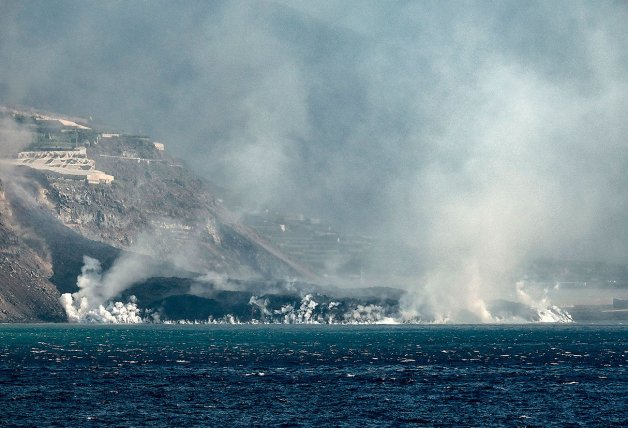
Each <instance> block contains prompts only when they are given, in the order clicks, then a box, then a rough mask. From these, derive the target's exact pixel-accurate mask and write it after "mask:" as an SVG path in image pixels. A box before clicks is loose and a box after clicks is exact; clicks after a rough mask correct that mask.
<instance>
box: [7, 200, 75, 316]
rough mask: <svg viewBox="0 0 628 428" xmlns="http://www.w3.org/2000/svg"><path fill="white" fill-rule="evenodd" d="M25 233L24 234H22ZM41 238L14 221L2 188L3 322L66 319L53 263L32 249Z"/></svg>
mask: <svg viewBox="0 0 628 428" xmlns="http://www.w3.org/2000/svg"><path fill="white" fill-rule="evenodd" d="M20 235H21V236H20ZM36 242H37V240H36V239H32V237H30V236H29V235H28V233H27V232H26V231H24V230H19V229H18V228H17V227H16V225H15V224H14V218H13V213H12V211H11V209H10V206H9V204H8V203H7V200H6V198H5V192H4V189H3V188H2V189H1V190H0V322H34V321H63V320H65V314H64V312H63V310H62V309H61V307H60V306H59V303H58V302H59V292H58V291H57V289H56V288H55V286H54V285H53V284H52V283H51V282H50V281H48V279H47V278H48V277H50V275H51V273H52V272H51V265H50V262H49V261H48V260H46V259H45V258H43V257H41V256H40V255H39V254H37V252H36V251H34V250H33V249H31V248H30V247H29V245H27V243H29V244H30V245H31V246H36V245H37V244H36Z"/></svg>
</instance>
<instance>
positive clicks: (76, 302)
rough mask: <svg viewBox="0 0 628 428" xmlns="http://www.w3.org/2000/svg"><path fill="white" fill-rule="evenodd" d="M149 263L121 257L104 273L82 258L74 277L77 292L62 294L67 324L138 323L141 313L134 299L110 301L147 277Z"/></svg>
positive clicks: (94, 262) (87, 258) (91, 259)
mask: <svg viewBox="0 0 628 428" xmlns="http://www.w3.org/2000/svg"><path fill="white" fill-rule="evenodd" d="M149 271H150V264H149V263H147V261H146V260H145V258H143V257H141V256H138V255H135V254H132V253H131V254H129V255H128V256H126V257H122V258H120V259H118V260H116V262H115V263H114V265H113V266H112V267H111V269H109V271H107V272H106V273H105V274H103V273H102V268H101V265H100V262H99V261H98V260H96V259H94V258H92V257H88V256H83V267H82V268H81V274H80V275H79V277H78V278H77V285H78V287H79V291H77V292H76V293H65V294H63V295H61V299H60V301H61V305H62V306H63V308H64V309H65V312H66V314H67V316H68V320H69V321H70V322H100V323H139V322H142V318H141V316H140V310H139V308H138V305H137V302H136V301H135V298H134V297H131V299H130V300H129V302H127V303H123V302H115V301H113V300H112V299H113V298H114V297H116V296H117V295H118V294H119V293H120V292H122V291H123V290H125V289H126V288H128V287H129V286H130V285H132V284H134V283H136V282H138V281H140V280H142V279H145V278H147V276H148V272H149Z"/></svg>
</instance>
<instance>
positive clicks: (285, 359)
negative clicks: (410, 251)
mask: <svg viewBox="0 0 628 428" xmlns="http://www.w3.org/2000/svg"><path fill="white" fill-rule="evenodd" d="M627 359H628V327H626V326H601V325H520V326H410V325H402V326H329V325H326V326H316V325H297V326H294V325H292V326H291V325H238V326H213V325H206V326H168V325H140V326H113V327H112V326H86V325H1V326H0V425H1V426H3V427H6V426H38V427H39V426H56V427H61V426H72V427H90V426H123V427H130V426H138V427H140V426H159V427H163V426H182V427H190V426H208V427H212V426H260V425H270V426H366V427H368V426H403V425H413V426H455V427H460V426H478V427H485V426H506V427H516V426H522V427H523V426H535V427H548V426H556V427H577V426H586V427H609V426H617V427H619V426H628V372H627V369H626V367H627Z"/></svg>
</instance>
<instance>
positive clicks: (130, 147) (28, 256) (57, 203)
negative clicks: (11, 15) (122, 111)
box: [0, 109, 316, 322]
mask: <svg viewBox="0 0 628 428" xmlns="http://www.w3.org/2000/svg"><path fill="white" fill-rule="evenodd" d="M3 113H4V116H5V117H4V118H3V120H4V121H5V122H6V120H12V121H13V122H12V123H11V127H12V130H11V132H9V133H7V132H3V133H1V134H0V137H2V139H3V141H2V142H1V143H2V146H4V147H15V146H17V145H16V144H13V141H11V138H12V136H13V135H14V134H16V132H15V129H18V128H19V129H18V130H19V131H20V132H21V133H22V134H23V133H24V132H29V133H30V137H31V144H30V146H28V147H22V150H24V149H25V148H26V149H28V150H30V151H31V152H32V151H37V150H48V151H49V150H59V149H57V148H56V147H55V146H63V149H64V150H72V149H73V148H76V147H86V148H87V157H88V158H89V159H92V160H94V161H95V163H96V167H97V168H98V170H100V171H105V172H106V173H107V174H110V175H113V176H114V177H115V180H114V181H113V182H112V183H109V184H90V183H89V182H88V181H87V180H86V179H85V176H82V177H81V176H76V175H72V174H60V173H58V172H57V171H49V170H45V169H32V168H29V167H27V166H9V165H7V163H10V161H4V162H3V165H2V168H1V170H0V175H1V176H2V181H3V183H4V188H3V191H2V199H1V200H0V257H2V258H1V259H0V322H3V321H59V320H63V319H64V318H65V317H64V314H63V311H62V309H61V306H60V305H59V303H58V301H59V296H60V293H66V292H70V293H72V292H76V291H77V290H78V286H77V276H78V275H79V274H80V273H81V268H82V266H83V264H84V261H85V260H84V256H88V257H91V258H94V259H97V260H98V261H99V262H100V263H101V264H102V269H103V271H104V272H106V271H107V270H108V269H109V268H110V267H111V266H112V265H113V264H114V263H115V261H116V260H119V259H124V258H125V257H126V256H127V255H129V254H132V255H133V257H135V258H136V259H137V257H140V258H141V257H143V258H144V259H145V260H146V263H141V264H143V265H144V266H142V269H144V271H143V273H142V275H141V278H139V277H138V278H139V279H138V278H136V279H135V280H133V278H131V279H130V281H131V283H130V284H128V285H132V283H133V282H136V281H140V282H141V281H142V280H145V279H147V278H150V277H153V276H154V277H165V278H167V277H182V278H186V277H192V278H193V277H199V276H203V275H208V274H211V275H222V276H224V277H234V278H249V279H254V280H255V279H257V280H268V279H271V278H284V277H301V278H310V279H312V278H315V277H316V275H315V274H314V273H313V272H311V271H309V270H308V269H307V268H305V267H303V266H301V265H299V264H298V263H296V262H294V261H292V260H291V259H290V258H289V257H287V256H286V255H285V254H283V253H282V252H281V251H279V250H278V249H277V248H275V247H274V246H272V245H271V244H269V243H268V242H267V241H266V240H264V239H262V238H261V237H260V236H259V235H258V234H257V233H256V232H255V231H254V230H252V229H251V228H248V227H246V226H244V225H242V224H240V223H239V222H238V220H237V218H235V216H234V215H232V214H230V213H229V211H228V210H227V209H225V208H224V207H223V206H222V205H221V203H220V202H219V201H218V200H217V198H216V197H215V196H214V195H213V194H212V193H211V192H210V191H209V189H208V186H207V184H206V183H204V182H203V181H202V180H200V179H198V178H196V177H194V176H193V174H191V173H190V172H189V171H188V170H187V169H186V168H185V167H184V166H182V165H181V164H180V163H179V162H178V161H176V160H175V159H173V158H171V157H170V156H168V154H167V153H166V152H164V150H160V149H162V148H163V147H161V146H159V145H158V144H154V143H153V142H151V141H150V140H149V139H147V138H146V137H136V136H128V135H119V134H115V135H114V136H108V137H107V138H104V137H103V133H102V132H101V131H99V130H94V129H91V128H88V127H86V126H84V125H77V124H76V123H75V122H72V123H74V125H77V126H79V127H78V128H77V127H76V126H74V125H72V124H70V125H69V126H68V125H67V123H68V122H67V120H66V121H65V122H60V123H61V125H59V126H56V127H53V126H51V125H50V123H51V119H50V118H51V116H49V115H46V116H41V115H39V116H37V115H36V114H35V113H33V112H17V111H9V110H6V109H5V110H4V111H3ZM38 117H45V120H39V119H38ZM42 123H45V126H46V127H45V128H44V125H42ZM105 135H107V134H105ZM73 145H74V146H73ZM16 152H17V151H16ZM16 152H15V153H4V157H5V159H6V158H10V157H15V156H16V154H17V153H16ZM5 190H6V191H5ZM140 260H141V259H140ZM147 266H148V267H149V268H147ZM130 276H131V277H133V274H132V273H131V274H130Z"/></svg>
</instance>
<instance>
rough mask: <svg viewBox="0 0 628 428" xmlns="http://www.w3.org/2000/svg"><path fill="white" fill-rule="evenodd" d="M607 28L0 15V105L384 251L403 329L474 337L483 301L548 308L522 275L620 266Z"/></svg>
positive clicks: (621, 142) (607, 24) (615, 43)
mask: <svg viewBox="0 0 628 428" xmlns="http://www.w3.org/2000/svg"><path fill="white" fill-rule="evenodd" d="M626 22H628V7H626V4H625V2H611V1H603V2H596V3H591V2H579V1H557V2H525V3H522V2H515V1H504V2H497V3H494V2H490V3H489V2H470V3H464V4H461V3H460V2H448V1H443V2H432V3H427V2H380V1H338V2H332V1H328V2H306V1H290V2H284V1H259V2H238V1H224V2H223V1H219V2H212V3H211V4H205V3H178V2H177V3H176V4H175V3H171V2H159V1H157V2H150V3H148V4H146V3H144V2H134V3H108V2H107V3H102V2H95V1H94V2H91V1H84V2H74V1H61V2H55V3H54V4H49V3H47V2H44V1H34V2H28V1H27V2H12V1H8V2H3V4H2V6H0V76H2V77H1V78H0V101H2V102H4V103H24V104H30V105H34V106H39V107H42V108H49V109H51V110H56V111H62V112H66V113H68V114H79V115H80V114H83V115H92V116H94V117H95V118H96V119H97V120H100V121H103V122H107V123H111V124H114V125H116V126H118V125H119V126H120V127H123V128H125V129H126V130H129V131H130V132H141V133H147V134H150V135H151V136H153V137H154V138H156V139H159V140H160V141H164V142H166V144H167V147H168V150H171V151H172V152H173V153H175V154H176V155H178V156H181V157H182V158H184V159H186V160H187V161H188V162H189V163H190V165H191V166H192V167H193V168H194V169H196V171H197V172H199V173H200V174H202V175H204V176H205V177H207V178H209V179H211V180H213V181H215V182H217V183H218V184H219V185H220V186H222V187H224V188H225V189H227V190H228V192H227V193H228V194H231V195H233V194H235V195H237V198H238V199H239V201H241V202H242V205H243V206H245V207H247V208H248V209H255V208H259V207H266V206H271V207H275V208H276V209H277V210H279V211H284V212H286V211H290V212H305V213H308V214H310V215H311V216H313V217H321V218H323V219H324V220H325V221H326V222H328V223H331V224H335V225H338V227H339V228H340V229H342V230H343V231H347V232H351V233H365V231H368V233H369V234H373V235H375V236H377V237H379V238H384V239H387V240H389V241H393V242H399V243H403V244H404V246H406V247H410V248H412V249H414V252H415V254H413V257H414V258H415V260H416V265H417V266H419V267H420V274H418V275H416V276H415V277H413V278H406V279H404V281H403V284H402V285H403V286H405V287H406V288H408V289H409V294H408V297H407V298H406V299H405V300H404V302H403V305H402V306H403V311H404V314H406V315H404V316H407V317H409V318H416V317H419V318H422V319H429V320H432V321H435V320H441V321H465V320H475V321H486V322H493V321H496V320H498V318H499V316H498V314H497V312H496V310H495V309H494V308H493V307H492V304H493V303H492V302H494V301H496V300H500V299H503V300H507V301H511V302H516V303H521V304H524V305H527V306H529V307H536V308H537V309H538V310H539V311H541V312H544V311H548V310H549V311H551V307H552V305H551V302H548V301H546V297H545V296H535V297H534V298H533V297H531V296H530V295H529V294H526V293H527V292H526V290H525V286H524V287H521V286H517V282H518V281H520V280H521V279H522V276H524V275H523V273H522V269H524V267H525V266H527V265H529V264H530V262H531V261H533V260H535V259H538V258H551V259H563V260H565V259H570V260H596V261H597V260H599V261H606V262H614V263H626V260H627V258H628V249H627V245H628V220H627V217H626V216H625V213H626V212H627V211H628V210H627V208H628V177H627V172H626V171H628V156H627V155H626V153H628V150H627V147H626V145H627V140H626V135H628V121H626V117H628V73H627V72H626V70H628V54H627V52H628V26H626V25H625V23H626ZM58 52H72V55H71V56H70V57H67V56H61V55H59V54H58ZM399 256H400V255H399V254H397V253H396V252H395V251H394V250H391V251H390V252H389V253H388V254H387V255H385V256H381V257H380V258H379V259H376V260H371V261H370V262H371V263H372V264H378V265H381V266H387V265H388V264H389V263H390V262H391V261H393V260H396V259H397V258H398V257H399ZM101 279H102V281H104V282H109V281H110V280H109V279H108V274H105V275H104V276H103V277H102V278H101ZM382 282H386V279H382ZM392 285H397V284H392ZM116 287H117V286H116ZM87 288H89V287H86V289H85V291H84V292H83V294H82V295H81V298H82V297H86V298H88V299H95V300H94V302H97V301H99V300H101V298H100V297H99V296H91V295H88V294H89V293H91V291H90V292H88V291H87ZM79 293H80V292H79ZM105 302H106V299H105V300H102V301H101V302H100V303H105ZM100 303H99V304H100ZM544 313H547V312H544ZM557 316H558V317H559V318H560V316H559V315H557Z"/></svg>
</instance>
